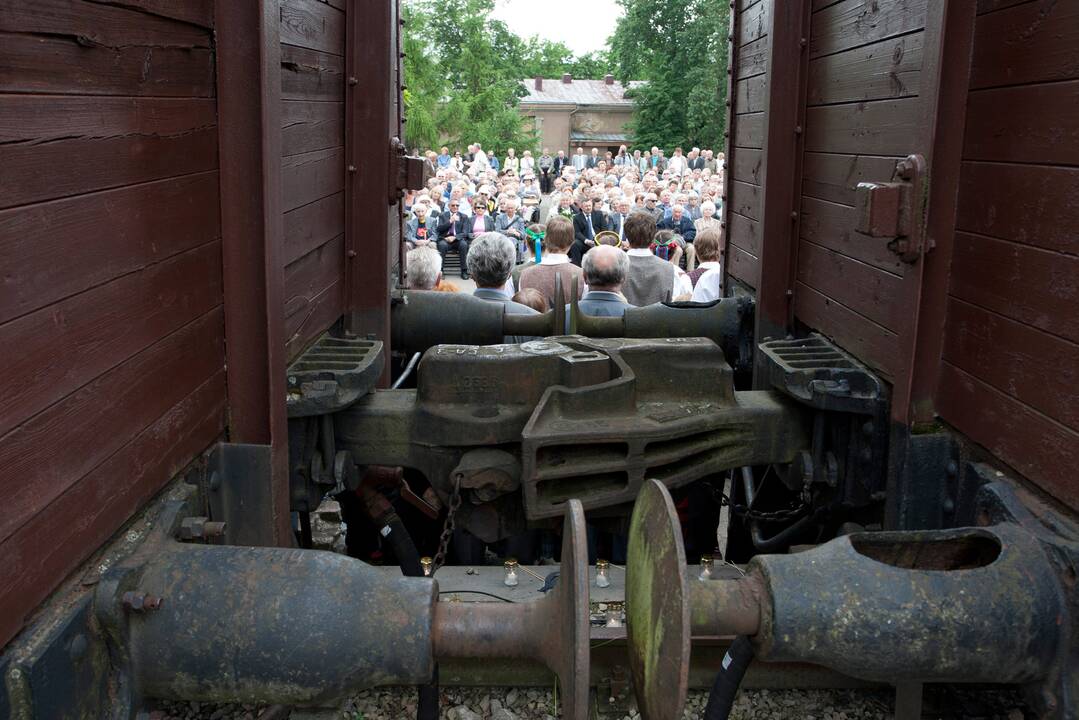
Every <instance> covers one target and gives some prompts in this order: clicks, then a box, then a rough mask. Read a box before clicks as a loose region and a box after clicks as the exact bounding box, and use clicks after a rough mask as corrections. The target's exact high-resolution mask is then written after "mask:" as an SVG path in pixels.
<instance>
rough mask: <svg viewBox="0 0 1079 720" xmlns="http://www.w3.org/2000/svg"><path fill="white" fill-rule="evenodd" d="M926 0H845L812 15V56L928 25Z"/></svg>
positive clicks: (810, 47) (882, 38) (866, 43)
mask: <svg viewBox="0 0 1079 720" xmlns="http://www.w3.org/2000/svg"><path fill="white" fill-rule="evenodd" d="M926 2H927V0H894V1H893V2H880V1H879V0H843V2H840V3H837V4H835V5H833V6H831V7H829V8H826V9H824V10H821V11H820V12H818V13H816V14H814V15H813V33H812V37H811V38H810V40H809V56H810V57H811V58H816V57H820V56H821V55H829V54H831V53H835V52H839V51H841V50H847V49H849V48H853V47H859V46H861V45H868V44H870V43H873V42H877V41H878V40H884V39H885V38H890V37H895V36H896V35H903V34H905V33H909V32H914V31H915V30H921V29H922V28H923V27H925V9H926Z"/></svg>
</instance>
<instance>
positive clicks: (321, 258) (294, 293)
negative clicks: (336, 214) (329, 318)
mask: <svg viewBox="0 0 1079 720" xmlns="http://www.w3.org/2000/svg"><path fill="white" fill-rule="evenodd" d="M344 260H345V236H344V235H338V236H337V237H335V238H334V239H333V240H330V241H329V242H328V243H326V244H325V245H322V246H321V247H318V248H315V249H314V250H312V251H311V252H309V253H307V254H306V255H304V256H303V257H302V258H300V259H299V260H297V261H296V262H294V263H292V264H291V265H289V266H288V267H286V268H285V317H286V318H288V317H291V316H293V315H295V314H296V313H297V312H300V311H302V310H304V309H305V308H307V307H308V306H309V305H310V304H311V303H312V301H314V299H315V298H316V297H318V295H319V294H320V293H322V291H323V290H325V289H326V288H328V287H330V286H331V285H333V284H334V283H335V282H342V281H343V280H344V275H345V273H344V269H345V267H344Z"/></svg>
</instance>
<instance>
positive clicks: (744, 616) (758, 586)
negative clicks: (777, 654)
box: [689, 575, 764, 637]
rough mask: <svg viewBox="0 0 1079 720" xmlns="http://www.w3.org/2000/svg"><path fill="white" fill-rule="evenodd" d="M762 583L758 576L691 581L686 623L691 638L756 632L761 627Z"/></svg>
mask: <svg viewBox="0 0 1079 720" xmlns="http://www.w3.org/2000/svg"><path fill="white" fill-rule="evenodd" d="M763 597H764V583H763V581H762V579H761V577H760V576H759V575H747V576H746V577H744V578H741V579H738V580H707V581H704V582H700V581H691V582H690V584H689V622H690V633H691V634H692V636H693V637H701V636H707V635H719V636H724V635H756V634H757V632H758V631H759V630H760V626H761V600H762V598H763Z"/></svg>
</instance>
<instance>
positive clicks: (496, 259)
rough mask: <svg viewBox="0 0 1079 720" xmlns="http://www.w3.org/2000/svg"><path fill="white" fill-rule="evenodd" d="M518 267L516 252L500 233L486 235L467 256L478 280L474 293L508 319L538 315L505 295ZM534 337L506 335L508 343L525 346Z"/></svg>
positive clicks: (504, 338) (473, 244)
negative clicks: (499, 307)
mask: <svg viewBox="0 0 1079 720" xmlns="http://www.w3.org/2000/svg"><path fill="white" fill-rule="evenodd" d="M516 263H517V249H516V248H515V247H514V246H513V242H512V241H511V240H510V239H509V238H508V237H506V236H505V235H503V234H501V233H497V232H488V233H483V234H482V235H480V236H479V237H477V238H476V240H475V242H473V243H472V252H470V253H469V254H468V270H469V272H471V273H472V277H474V278H475V279H476V291H475V292H474V293H472V294H473V295H474V296H475V297H478V298H480V299H481V300H486V301H487V302H492V303H501V304H502V306H503V307H504V308H505V312H506V314H507V315H537V314H538V313H537V312H536V311H535V310H533V309H532V308H530V307H528V306H527V305H522V304H521V303H516V302H513V300H511V299H510V297H509V296H508V295H506V293H505V292H504V291H503V288H505V287H506V281H507V280H509V277H510V274H511V273H512V272H513V266H514V265H515V264H516ZM532 339H533V338H531V337H521V336H517V335H506V336H505V337H503V338H502V340H503V342H506V343H522V342H528V341H529V340H532Z"/></svg>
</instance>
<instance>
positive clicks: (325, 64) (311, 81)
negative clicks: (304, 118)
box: [281, 45, 345, 102]
mask: <svg viewBox="0 0 1079 720" xmlns="http://www.w3.org/2000/svg"><path fill="white" fill-rule="evenodd" d="M344 63H345V61H344V58H342V57H341V56H340V55H330V54H328V53H324V52H318V51H317V50H308V49H307V48H299V47H295V46H294V45H282V46H281V98H282V99H283V100H320V101H335V102H341V101H343V100H344V98H345V75H344Z"/></svg>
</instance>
